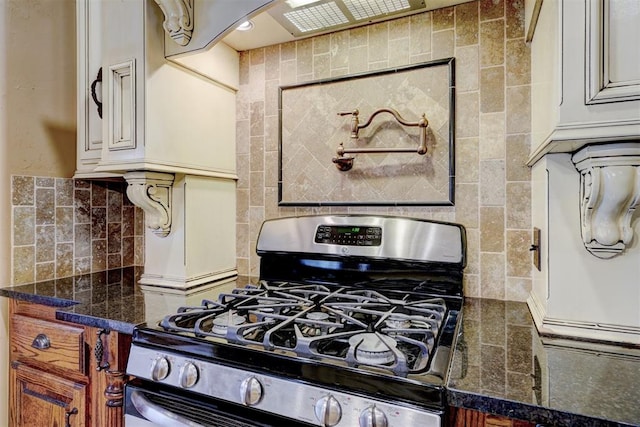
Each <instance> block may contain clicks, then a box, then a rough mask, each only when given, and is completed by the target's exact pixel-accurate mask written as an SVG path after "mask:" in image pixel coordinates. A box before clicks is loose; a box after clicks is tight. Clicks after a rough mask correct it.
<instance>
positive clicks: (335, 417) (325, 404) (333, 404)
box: [313, 395, 342, 427]
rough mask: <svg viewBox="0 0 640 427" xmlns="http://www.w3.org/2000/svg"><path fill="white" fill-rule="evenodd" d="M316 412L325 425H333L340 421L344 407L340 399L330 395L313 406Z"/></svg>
mask: <svg viewBox="0 0 640 427" xmlns="http://www.w3.org/2000/svg"><path fill="white" fill-rule="evenodd" d="M313 409H314V410H315V412H316V418H317V419H318V421H320V422H321V423H322V425H323V426H324V427H333V426H335V425H336V424H338V423H339V422H340V419H341V418H342V408H341V407H340V403H339V402H338V399H336V398H335V397H333V396H331V395H328V396H325V397H323V398H322V399H320V400H318V401H317V402H316V404H315V406H314V408H313Z"/></svg>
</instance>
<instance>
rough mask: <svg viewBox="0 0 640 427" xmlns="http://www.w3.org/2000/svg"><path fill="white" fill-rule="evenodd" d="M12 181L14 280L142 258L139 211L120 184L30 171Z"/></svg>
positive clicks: (126, 263)
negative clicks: (34, 175)
mask: <svg viewBox="0 0 640 427" xmlns="http://www.w3.org/2000/svg"><path fill="white" fill-rule="evenodd" d="M11 183H12V202H13V208H12V212H13V216H12V224H13V239H12V245H13V251H12V252H13V262H12V265H13V283H16V284H19V283H28V282H33V281H42V280H51V279H56V278H63V277H68V276H72V275H76V274H84V273H91V272H96V271H102V270H105V269H106V268H107V266H108V265H109V266H110V267H112V268H119V267H124V266H131V265H142V263H143V262H144V259H143V258H144V256H143V253H144V230H143V227H142V226H141V225H140V224H141V223H143V221H144V218H143V216H144V213H143V212H142V210H140V209H139V208H136V207H135V206H134V205H133V204H132V203H131V202H130V201H129V200H128V199H127V197H126V194H125V187H124V184H123V183H116V182H109V183H104V182H90V181H74V180H72V179H66V178H51V177H30V176H13V177H12V180H11ZM138 223H140V224H138ZM107 254H109V255H111V257H110V258H109V261H111V263H110V264H108V262H107V261H108V258H107Z"/></svg>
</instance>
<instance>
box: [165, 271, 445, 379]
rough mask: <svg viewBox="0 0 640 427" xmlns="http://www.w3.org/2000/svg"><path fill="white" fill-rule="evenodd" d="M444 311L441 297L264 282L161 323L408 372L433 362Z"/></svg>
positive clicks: (303, 354)
mask: <svg viewBox="0 0 640 427" xmlns="http://www.w3.org/2000/svg"><path fill="white" fill-rule="evenodd" d="M446 313H447V306H446V303H445V301H444V300H443V299H441V298H431V299H420V300H415V301H411V300H409V298H407V297H405V298H404V299H394V298H389V297H386V296H385V295H383V294H382V293H380V292H378V291H374V290H366V289H355V290H354V289H349V288H344V287H336V288H335V289H332V288H329V287H327V286H322V285H315V284H311V285H308V284H300V283H292V282H266V281H261V282H260V284H259V286H248V287H245V288H238V289H234V290H233V291H232V292H231V293H223V294H221V295H220V296H219V298H218V301H209V300H204V301H203V303H202V306H200V307H184V308H181V309H180V310H179V311H178V313H177V314H174V315H170V316H167V317H165V318H164V319H163V320H162V321H161V323H160V326H162V327H163V328H165V330H169V331H178V332H188V333H193V334H194V335H196V336H198V337H205V338H207V339H219V340H224V341H226V342H228V343H232V344H237V345H243V346H249V345H250V346H252V347H259V348H262V349H263V350H266V351H273V350H284V351H288V352H292V353H294V354H295V355H297V356H299V357H303V358H307V359H312V360H321V361H326V362H329V363H336V364H342V365H347V366H350V367H357V368H365V369H366V368H375V369H376V370H383V371H387V372H388V373H390V374H393V375H397V376H406V375H407V374H409V373H414V372H419V371H422V370H424V369H426V368H427V367H428V363H429V359H430V356H431V353H432V351H433V348H434V345H435V342H436V339H437V337H438V334H439V331H440V328H441V325H442V322H443V319H444V317H445V315H446Z"/></svg>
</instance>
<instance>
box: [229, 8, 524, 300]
mask: <svg viewBox="0 0 640 427" xmlns="http://www.w3.org/2000/svg"><path fill="white" fill-rule="evenodd" d="M448 57H453V58H455V61H456V70H455V75H456V95H455V96H456V117H455V158H456V176H455V194H456V196H455V206H451V207H448V206H445V207H388V208H386V207H375V206H364V207H321V208H316V207H282V206H278V149H279V135H278V133H279V130H278V129H279V122H278V88H279V87H280V86H283V85H292V84H300V83H304V82H309V81H314V80H318V79H324V78H330V77H336V76H344V75H352V74H358V73H362V72H367V71H372V70H380V69H388V68H393V67H400V66H403V65H408V64H417V63H421V62H426V61H431V60H436V59H442V58H448ZM530 93H531V85H530V55H529V49H528V47H527V46H526V44H525V41H524V0H479V1H474V2H469V3H464V4H460V5H457V6H455V7H450V8H445V9H438V10H435V11H432V12H426V13H422V14H417V15H413V16H409V17H404V18H400V19H395V20H392V21H387V22H382V23H377V24H373V25H368V26H363V27H359V28H355V29H351V30H346V31H340V32H336V33H332V34H328V35H322V36H318V37H312V38H307V39H304V40H300V41H295V42H289V43H285V44H280V45H275V46H268V47H265V48H259V49H253V50H250V51H246V52H242V53H241V56H240V90H239V91H238V96H237V99H238V101H237V164H238V186H237V188H238V190H237V196H238V197H237V236H238V241H237V248H238V249H237V261H238V271H239V273H240V274H242V275H248V276H257V275H258V272H259V258H258V257H257V255H256V253H255V242H256V238H257V234H258V231H259V229H260V225H261V224H262V222H263V221H264V220H265V219H268V218H274V217H279V216H289V215H304V214H312V213H376V214H387V215H403V216H414V217H419V218H427V219H436V220H445V221H454V222H458V223H461V224H463V225H464V226H465V227H466V229H467V237H468V254H467V255H468V263H467V268H466V270H465V293H466V295H468V296H477V297H485V298H495V299H502V300H520V301H522V300H525V299H526V298H527V296H528V294H529V291H530V289H531V255H530V253H529V250H528V249H529V246H530V241H531V231H530V230H531V201H530V199H531V196H530V194H531V183H530V171H529V168H528V167H527V166H526V160H527V157H528V154H529V149H530V122H531V119H530V118H531V107H530ZM313 143H314V141H300V144H301V145H302V146H304V147H305V148H308V146H309V145H311V144H313ZM330 154H331V155H333V153H330ZM328 161H330V160H328ZM313 179H317V180H323V179H326V177H325V176H315V177H313ZM392 185H394V184H393V183H392ZM397 185H402V184H401V183H400V182H399V183H398V184H397Z"/></svg>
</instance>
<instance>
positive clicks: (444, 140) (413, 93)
mask: <svg viewBox="0 0 640 427" xmlns="http://www.w3.org/2000/svg"><path fill="white" fill-rule="evenodd" d="M386 42H387V41H386V39H385V40H384V43H386ZM452 73H453V63H452V61H449V60H443V61H437V62H431V63H425V64H419V65H417V66H412V67H408V68H401V69H392V70H387V71H383V72H379V73H371V74H366V75H360V76H357V77H344V78H337V79H331V80H321V81H316V82H311V83H308V84H304V85H295V86H285V87H283V88H282V89H281V119H280V120H281V151H282V152H281V163H280V167H281V172H282V175H281V176H282V183H281V185H282V187H281V195H280V202H281V204H283V205H359V204H386V205H403V204H404V205H409V204H419V205H449V204H451V203H452V202H453V200H451V198H450V196H451V187H452V185H453V180H452V178H453V176H454V175H453V173H452V172H453V168H452V164H451V162H450V157H451V150H452V148H453V147H452V141H450V138H449V136H450V126H452V125H453V123H452V122H453V120H452V119H453V114H452V110H453V105H451V102H450V101H451V96H452V93H453V92H452V85H453V81H452ZM355 109H357V110H358V111H359V114H358V120H359V126H363V125H365V124H367V123H370V124H369V125H368V126H366V127H364V128H361V129H360V130H359V132H358V138H353V137H351V135H352V131H351V123H352V121H353V120H354V117H353V116H352V114H350V113H351V112H352V111H354V110H355ZM380 109H391V110H396V111H397V112H398V114H399V115H400V117H401V118H402V119H404V120H406V121H407V122H410V123H418V121H419V120H420V119H421V116H422V115H423V114H424V116H425V117H426V119H427V120H428V127H427V128H426V131H425V135H426V145H427V154H426V155H419V154H418V153H417V149H418V146H419V144H420V142H421V138H422V136H421V134H420V133H421V131H423V129H424V128H419V127H413V126H403V125H402V124H400V123H399V121H398V120H397V119H396V118H395V117H394V115H393V114H392V113H390V112H388V111H383V112H381V113H378V112H379V110H380ZM342 112H346V114H345V115H344V116H343V117H341V116H339V115H338V113H342ZM374 114H375V116H374V117H373V118H372V119H371V116H372V115H374ZM340 144H343V146H344V148H345V149H346V150H348V149H351V148H355V149H369V148H376V149H391V150H394V149H398V148H407V149H410V150H412V152H409V153H357V154H349V153H348V152H347V154H346V156H351V157H354V158H355V160H354V166H353V168H352V169H351V170H348V171H341V170H338V168H336V165H335V164H334V163H333V162H332V161H331V159H332V158H335V157H337V156H338V154H337V153H336V150H337V148H338V147H339V145H340ZM251 145H252V147H253V146H254V143H253V139H252V143H251ZM254 164H255V166H254ZM296 165H305V167H303V168H301V167H298V166H296ZM257 167H262V163H261V162H260V163H258V162H257V161H255V160H254V155H253V154H252V161H251V169H252V170H259V169H257ZM320 176H322V177H323V179H321V180H319V179H317V177H320ZM252 179H253V178H252ZM252 182H253V181H252ZM252 204H254V205H255V204H257V203H254V202H253V199H252Z"/></svg>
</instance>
